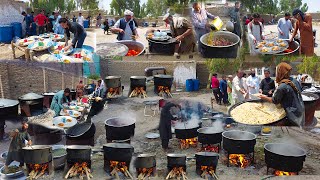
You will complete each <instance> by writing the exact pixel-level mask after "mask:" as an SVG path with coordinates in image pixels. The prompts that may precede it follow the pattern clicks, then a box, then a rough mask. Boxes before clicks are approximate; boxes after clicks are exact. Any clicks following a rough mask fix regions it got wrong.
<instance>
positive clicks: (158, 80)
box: [153, 74, 173, 93]
mask: <svg viewBox="0 0 320 180" xmlns="http://www.w3.org/2000/svg"><path fill="white" fill-rule="evenodd" d="M153 80H154V92H155V93H158V86H165V87H168V88H169V89H170V90H171V86H172V82H173V77H172V76H170V75H163V74H158V75H154V77H153Z"/></svg>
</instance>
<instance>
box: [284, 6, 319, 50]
mask: <svg viewBox="0 0 320 180" xmlns="http://www.w3.org/2000/svg"><path fill="white" fill-rule="evenodd" d="M292 15H293V16H294V18H295V19H297V22H296V24H295V28H294V31H293V34H292V37H291V38H290V42H291V41H293V38H294V37H295V36H296V35H297V33H298V30H299V32H300V53H301V54H304V55H306V56H313V55H314V39H313V29H312V16H311V15H310V14H305V13H303V12H302V11H301V10H300V9H295V10H294V11H293V13H292Z"/></svg>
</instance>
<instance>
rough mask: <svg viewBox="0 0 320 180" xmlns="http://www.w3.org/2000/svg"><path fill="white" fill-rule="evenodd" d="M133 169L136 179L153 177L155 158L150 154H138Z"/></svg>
mask: <svg viewBox="0 0 320 180" xmlns="http://www.w3.org/2000/svg"><path fill="white" fill-rule="evenodd" d="M135 167H136V170H137V176H138V179H145V178H148V177H152V176H154V175H155V173H156V156H155V155H151V154H139V155H138V157H137V159H136V161H135Z"/></svg>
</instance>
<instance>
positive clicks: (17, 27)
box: [11, 22, 22, 38]
mask: <svg viewBox="0 0 320 180" xmlns="http://www.w3.org/2000/svg"><path fill="white" fill-rule="evenodd" d="M11 25H12V27H13V37H19V38H22V24H21V23H19V22H14V23H11Z"/></svg>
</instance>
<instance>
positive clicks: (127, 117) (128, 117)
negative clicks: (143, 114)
mask: <svg viewBox="0 0 320 180" xmlns="http://www.w3.org/2000/svg"><path fill="white" fill-rule="evenodd" d="M136 117H137V115H136V113H134V112H132V111H129V110H125V111H123V112H121V113H120V114H119V115H118V116H117V117H114V118H112V119H110V120H107V121H106V123H107V125H111V126H120V127H121V126H128V125H131V124H133V123H135V121H136Z"/></svg>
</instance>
